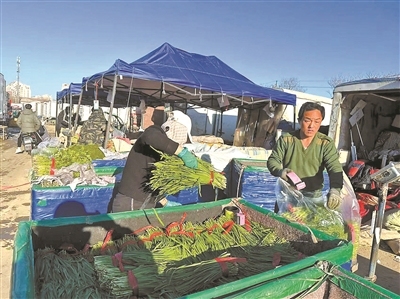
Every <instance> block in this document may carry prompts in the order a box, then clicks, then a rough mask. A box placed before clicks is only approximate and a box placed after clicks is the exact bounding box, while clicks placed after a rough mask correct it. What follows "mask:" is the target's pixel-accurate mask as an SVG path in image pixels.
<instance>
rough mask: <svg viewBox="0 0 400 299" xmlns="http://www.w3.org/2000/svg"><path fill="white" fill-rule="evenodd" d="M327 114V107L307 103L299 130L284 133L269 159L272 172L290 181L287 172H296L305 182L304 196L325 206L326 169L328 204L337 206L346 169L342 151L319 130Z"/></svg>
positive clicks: (335, 207)
mask: <svg viewBox="0 0 400 299" xmlns="http://www.w3.org/2000/svg"><path fill="white" fill-rule="evenodd" d="M324 117H325V108H324V107H323V106H321V105H319V104H317V103H314V102H306V103H304V104H303V105H302V106H301V108H300V110H299V116H298V121H299V124H300V130H296V131H294V132H289V133H284V134H282V136H281V137H280V138H279V139H278V141H277V143H276V145H275V147H274V149H273V150H272V153H271V155H270V156H269V158H268V161H267V167H268V169H269V171H270V172H271V174H272V175H274V176H276V177H280V178H282V179H283V180H285V181H288V177H287V174H288V173H289V172H292V171H293V172H294V173H295V174H296V175H297V176H298V177H299V178H300V179H301V180H302V181H303V182H304V183H305V184H306V187H305V188H304V189H302V190H301V192H302V194H303V195H304V197H307V198H310V199H311V200H312V201H313V202H314V203H316V204H318V205H323V204H324V201H323V197H322V188H323V185H324V177H323V171H324V169H326V170H327V172H328V175H329V185H330V190H329V193H328V200H327V207H328V208H330V209H337V208H338V207H339V206H340V204H341V202H342V197H341V194H340V192H341V189H342V187H343V169H342V165H341V164H340V162H339V153H338V151H337V149H336V147H335V144H334V142H333V140H332V138H330V137H328V136H326V135H325V134H322V133H320V132H318V130H319V128H320V126H321V122H322V120H323V119H324Z"/></svg>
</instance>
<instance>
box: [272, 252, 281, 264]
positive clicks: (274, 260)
mask: <svg viewBox="0 0 400 299" xmlns="http://www.w3.org/2000/svg"><path fill="white" fill-rule="evenodd" d="M280 263H281V254H280V253H279V252H275V253H274V256H273V258H272V266H274V267H276V266H278V265H279V264H280Z"/></svg>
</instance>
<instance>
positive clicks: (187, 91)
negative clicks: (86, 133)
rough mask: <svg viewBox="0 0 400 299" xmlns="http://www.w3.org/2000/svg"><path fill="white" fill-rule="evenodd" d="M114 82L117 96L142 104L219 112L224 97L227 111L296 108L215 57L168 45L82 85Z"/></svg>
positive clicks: (289, 97)
mask: <svg viewBox="0 0 400 299" xmlns="http://www.w3.org/2000/svg"><path fill="white" fill-rule="evenodd" d="M116 75H118V76H116ZM114 78H116V79H117V82H116V87H117V91H118V92H119V91H123V92H128V91H129V90H131V92H134V93H135V94H138V95H140V96H141V97H142V99H145V100H146V102H147V100H155V101H159V102H160V101H161V102H176V101H178V102H179V101H182V102H185V101H186V102H189V103H192V104H195V105H200V106H204V107H208V108H214V109H219V108H220V105H219V103H218V100H217V99H218V98H219V97H221V95H225V96H227V98H228V100H229V101H230V106H229V108H235V107H237V106H241V105H244V106H248V108H253V107H254V106H256V105H258V106H260V105H265V104H266V103H267V102H268V101H269V100H272V101H275V102H279V103H282V104H288V105H295V104H296V96H295V95H293V94H289V93H286V92H283V91H280V90H276V89H272V88H266V87H263V86H260V85H257V84H255V83H254V82H252V81H250V80H249V79H247V78H246V77H244V76H243V75H241V74H240V73H238V72H237V71H235V70H234V69H232V68H231V67H229V66H228V65H226V64H225V63H224V62H222V61H221V60H220V59H218V58H217V57H215V56H203V55H200V54H196V53H189V52H186V51H183V50H181V49H178V48H175V47H173V46H171V45H170V44H168V43H164V44H163V45H161V46H160V47H159V48H157V49H155V50H154V51H152V52H150V53H149V54H147V55H145V56H143V57H142V58H140V59H138V60H136V61H134V62H132V63H127V62H125V61H123V60H120V59H117V60H116V61H115V63H114V64H113V65H112V66H111V67H110V68H109V69H108V70H107V71H104V72H100V73H97V74H94V75H92V76H91V77H89V78H88V79H87V82H86V84H87V85H88V86H90V85H92V86H93V84H100V85H102V86H104V88H108V89H111V88H112V86H113V82H114Z"/></svg>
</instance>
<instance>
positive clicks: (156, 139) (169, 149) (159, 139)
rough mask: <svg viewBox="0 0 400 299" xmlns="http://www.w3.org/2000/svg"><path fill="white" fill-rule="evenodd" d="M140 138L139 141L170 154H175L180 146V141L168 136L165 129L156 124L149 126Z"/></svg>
mask: <svg viewBox="0 0 400 299" xmlns="http://www.w3.org/2000/svg"><path fill="white" fill-rule="evenodd" d="M139 139H140V142H139V143H141V144H143V145H150V146H152V147H154V148H155V149H157V150H159V151H162V152H164V153H166V154H168V155H173V154H174V153H175V152H176V150H177V148H178V146H179V144H178V143H176V142H175V141H173V140H171V139H169V138H168V137H167V135H166V134H165V132H164V131H163V129H161V128H160V127H159V126H156V125H153V126H150V127H148V128H147V129H146V130H145V131H144V132H143V134H142V135H141V136H140V137H139Z"/></svg>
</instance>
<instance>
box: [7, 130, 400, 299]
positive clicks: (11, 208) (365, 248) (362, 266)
mask: <svg viewBox="0 0 400 299" xmlns="http://www.w3.org/2000/svg"><path fill="white" fill-rule="evenodd" d="M47 128H48V131H49V134H50V135H51V136H54V127H53V126H47ZM17 133H18V130H17V129H16V128H9V138H8V139H6V140H2V139H0V161H1V162H0V163H1V168H0V173H1V181H0V195H1V203H0V211H1V218H0V227H1V239H0V248H1V249H0V252H1V265H0V266H1V270H0V298H1V299H6V298H9V293H10V279H11V274H12V261H13V248H14V237H15V234H16V231H17V228H18V223H19V222H20V221H27V220H29V218H30V213H31V211H30V206H31V193H30V188H31V186H30V182H29V172H30V169H31V166H32V161H31V156H30V155H28V154H27V153H22V154H15V149H16V145H17V137H16V136H17ZM371 244H372V243H371V239H365V238H363V239H361V245H360V248H359V255H358V262H359V266H358V270H357V271H356V272H355V273H356V274H358V275H360V276H362V277H367V276H368V274H369V267H370V262H369V259H370V254H371ZM375 274H376V276H377V280H376V282H375V283H376V284H378V285H380V286H382V287H384V288H386V289H388V290H390V291H392V292H394V293H396V294H399V295H400V261H399V258H396V255H395V254H393V252H392V251H391V250H390V248H389V247H388V246H387V245H386V244H385V243H384V242H381V246H380V249H379V253H378V263H377V265H376V271H375ZM18 299H20V298H18ZM21 299H25V298H21Z"/></svg>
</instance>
